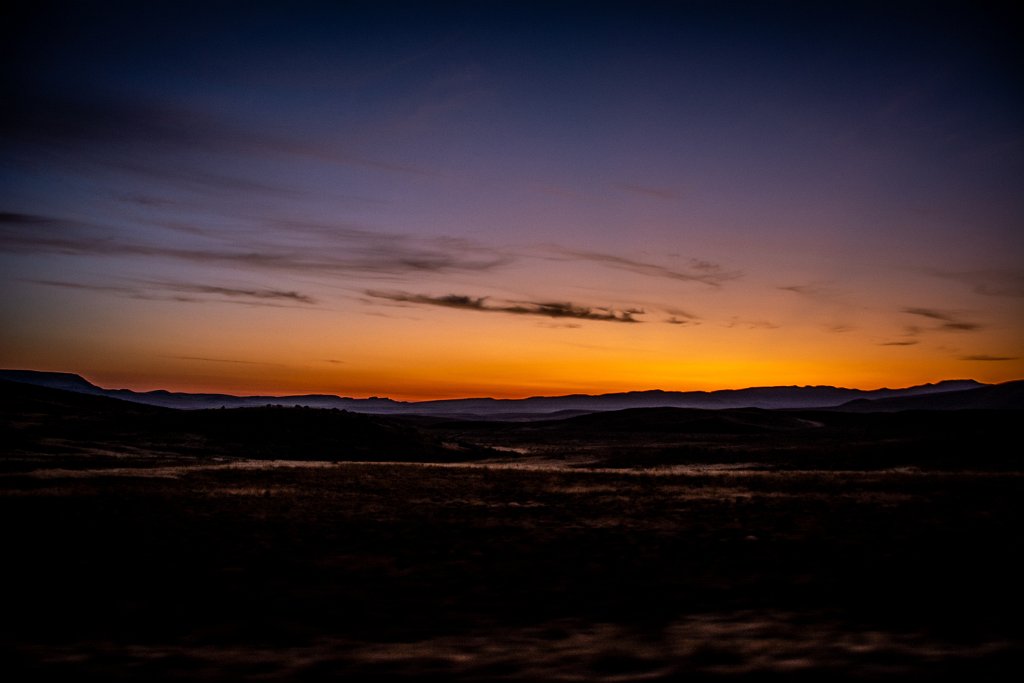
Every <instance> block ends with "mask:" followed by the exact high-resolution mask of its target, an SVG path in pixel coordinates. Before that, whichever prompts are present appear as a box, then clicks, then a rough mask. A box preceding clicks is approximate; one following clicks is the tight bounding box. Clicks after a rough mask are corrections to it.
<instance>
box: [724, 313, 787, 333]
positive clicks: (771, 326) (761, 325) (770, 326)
mask: <svg viewBox="0 0 1024 683" xmlns="http://www.w3.org/2000/svg"><path fill="white" fill-rule="evenodd" d="M725 327H741V328H744V329H748V330H777V329H778V328H779V325H777V324H776V323H773V322H771V321H768V320H745V319H742V318H738V317H736V316H733V317H732V318H730V319H729V320H727V321H726V322H725Z"/></svg>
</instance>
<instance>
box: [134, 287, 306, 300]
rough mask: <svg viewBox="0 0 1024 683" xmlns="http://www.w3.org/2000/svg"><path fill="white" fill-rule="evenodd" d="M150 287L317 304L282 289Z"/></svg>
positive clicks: (301, 295)
mask: <svg viewBox="0 0 1024 683" xmlns="http://www.w3.org/2000/svg"><path fill="white" fill-rule="evenodd" d="M152 286H154V287H156V288H162V289H167V290H170V291H174V292H191V293H194V294H218V295H221V296H226V297H229V298H242V299H245V298H251V299H260V300H266V299H269V300H284V301H292V302H296V303H300V304H315V303H316V302H317V301H316V299H314V298H313V297H311V296H309V295H308V294H302V293H300V292H296V291H291V290H282V289H239V288H237V287H217V286H214V285H192V284H183V283H177V284H176V283H153V285H152Z"/></svg>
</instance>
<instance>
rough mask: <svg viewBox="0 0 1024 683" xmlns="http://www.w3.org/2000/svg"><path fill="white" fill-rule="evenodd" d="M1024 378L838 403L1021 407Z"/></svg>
mask: <svg viewBox="0 0 1024 683" xmlns="http://www.w3.org/2000/svg"><path fill="white" fill-rule="evenodd" d="M1022 409H1024V380H1017V381H1014V382H1004V383H1002V384H996V385H991V386H985V387H979V388H977V389H967V390H964V391H950V392H945V393H940V394H925V395H921V396H895V397H891V398H880V399H876V400H873V401H869V400H865V399H857V400H855V401H851V402H849V403H845V404H843V405H841V406H839V408H838V410H843V411H846V412H861V413H873V412H893V411H899V410H1022Z"/></svg>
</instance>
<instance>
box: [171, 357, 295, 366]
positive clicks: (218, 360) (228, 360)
mask: <svg viewBox="0 0 1024 683" xmlns="http://www.w3.org/2000/svg"><path fill="white" fill-rule="evenodd" d="M170 358H174V359H176V360H197V361H202V362H204V363H240V364H242V365H277V363H263V362H260V361H255V360H235V359H232V358H206V357H204V356H170Z"/></svg>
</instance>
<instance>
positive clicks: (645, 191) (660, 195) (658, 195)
mask: <svg viewBox="0 0 1024 683" xmlns="http://www.w3.org/2000/svg"><path fill="white" fill-rule="evenodd" d="M616 187H618V188H619V189H622V190H626V191H627V192H632V193H634V194H639V195H643V196H645V197H652V198H654V199H679V193H678V192H676V191H674V190H670V189H668V188H664V187H651V186H649V185H635V184H633V183H619V184H618V185H617V186H616Z"/></svg>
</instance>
